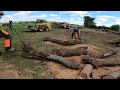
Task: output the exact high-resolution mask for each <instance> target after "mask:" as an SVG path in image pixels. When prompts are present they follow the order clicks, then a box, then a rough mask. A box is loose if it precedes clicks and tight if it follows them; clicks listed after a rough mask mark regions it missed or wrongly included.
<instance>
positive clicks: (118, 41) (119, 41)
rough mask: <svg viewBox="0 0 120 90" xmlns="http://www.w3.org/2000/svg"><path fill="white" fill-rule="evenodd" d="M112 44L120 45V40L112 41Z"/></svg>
mask: <svg viewBox="0 0 120 90" xmlns="http://www.w3.org/2000/svg"><path fill="white" fill-rule="evenodd" d="M109 43H110V44H120V40H115V41H110V42H109Z"/></svg>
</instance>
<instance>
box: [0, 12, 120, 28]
mask: <svg viewBox="0 0 120 90" xmlns="http://www.w3.org/2000/svg"><path fill="white" fill-rule="evenodd" d="M3 12H4V14H5V15H4V16H2V19H0V23H4V22H9V21H10V20H12V21H13V22H14V21H35V20H36V19H45V20H47V21H56V22H68V23H71V24H79V25H83V21H84V20H83V17H84V16H86V15H88V16H91V17H93V18H95V22H96V25H105V26H111V25H113V24H120V11H3Z"/></svg>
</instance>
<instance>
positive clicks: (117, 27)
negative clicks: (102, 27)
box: [110, 25, 120, 31]
mask: <svg viewBox="0 0 120 90" xmlns="http://www.w3.org/2000/svg"><path fill="white" fill-rule="evenodd" d="M119 28H120V26H119V25H112V26H110V29H111V30H113V31H118V30H119Z"/></svg>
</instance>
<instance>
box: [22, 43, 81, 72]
mask: <svg viewBox="0 0 120 90" xmlns="http://www.w3.org/2000/svg"><path fill="white" fill-rule="evenodd" d="M23 51H24V52H26V53H28V55H29V56H28V58H30V59H37V60H49V61H54V62H57V63H60V64H62V65H64V66H66V67H68V68H71V69H76V70H78V69H79V67H80V63H78V62H75V61H73V60H66V59H65V58H63V57H61V56H57V55H52V54H46V53H44V52H37V51H36V50H34V49H33V48H32V47H31V46H30V44H29V43H24V47H23ZM26 57H27V56H26Z"/></svg>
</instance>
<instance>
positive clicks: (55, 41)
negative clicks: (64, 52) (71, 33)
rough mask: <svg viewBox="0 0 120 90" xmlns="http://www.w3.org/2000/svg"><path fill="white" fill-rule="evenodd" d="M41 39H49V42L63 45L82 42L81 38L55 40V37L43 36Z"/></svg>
mask: <svg viewBox="0 0 120 90" xmlns="http://www.w3.org/2000/svg"><path fill="white" fill-rule="evenodd" d="M43 41H50V42H53V43H57V44H60V45H64V46H71V45H76V44H83V42H82V41H81V40H69V41H63V40H57V39H50V38H44V39H43Z"/></svg>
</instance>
